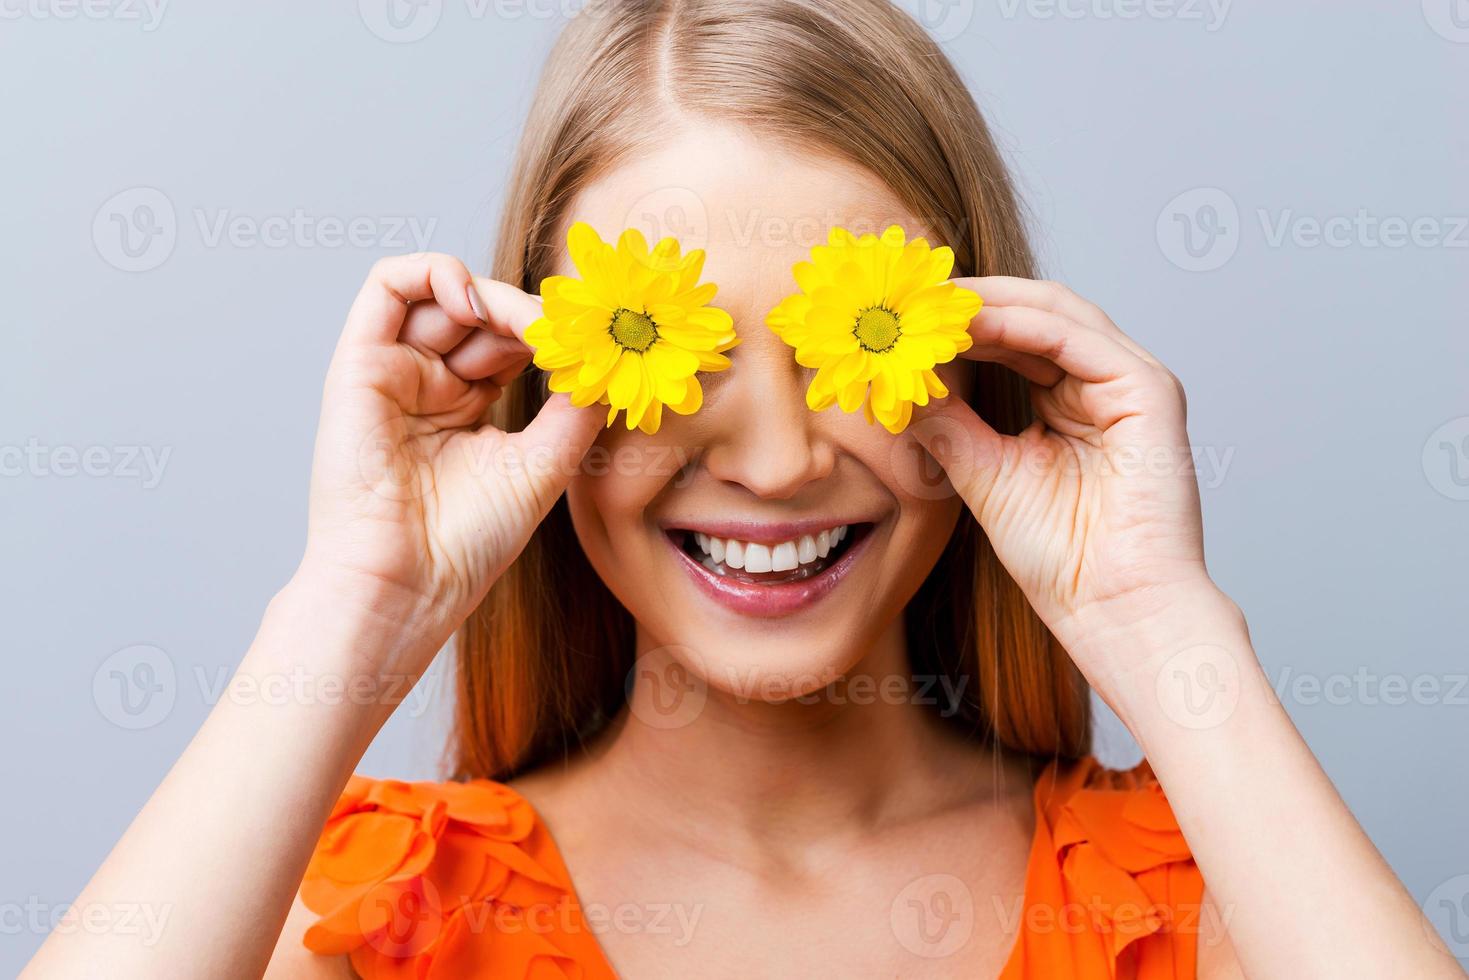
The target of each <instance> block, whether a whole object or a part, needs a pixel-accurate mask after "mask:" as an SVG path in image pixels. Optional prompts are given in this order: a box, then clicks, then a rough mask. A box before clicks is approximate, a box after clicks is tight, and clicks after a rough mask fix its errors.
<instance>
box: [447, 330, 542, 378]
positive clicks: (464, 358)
mask: <svg viewBox="0 0 1469 980" xmlns="http://www.w3.org/2000/svg"><path fill="white" fill-rule="evenodd" d="M529 360H530V349H529V348H528V347H526V346H525V344H523V343H521V342H520V341H519V340H516V339H515V338H514V337H504V336H501V335H500V334H497V333H490V332H489V331H488V330H475V331H473V332H472V333H470V334H469V336H467V337H465V338H464V340H463V341H462V342H461V343H460V344H459V346H457V347H455V348H454V349H453V350H451V351H450V352H449V353H447V354H445V355H444V365H445V366H446V367H448V369H449V370H450V371H453V372H454V373H455V374H457V375H459V377H461V378H463V379H464V380H466V381H479V380H482V379H484V378H493V379H494V380H495V382H496V383H497V384H505V383H506V381H502V380H500V379H499V378H498V377H496V376H497V375H500V374H503V373H504V372H505V371H506V370H507V369H508V368H510V367H512V366H515V365H520V366H521V367H523V366H524V365H525V364H526V363H527V362H528V361H529ZM511 377H514V375H513V374H512V375H511ZM507 380H508V379H507Z"/></svg>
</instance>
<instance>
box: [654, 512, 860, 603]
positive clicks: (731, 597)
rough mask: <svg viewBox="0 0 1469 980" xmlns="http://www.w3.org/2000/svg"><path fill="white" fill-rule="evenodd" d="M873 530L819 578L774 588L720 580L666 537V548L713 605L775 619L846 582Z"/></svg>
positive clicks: (823, 596)
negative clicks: (670, 550) (669, 549)
mask: <svg viewBox="0 0 1469 980" xmlns="http://www.w3.org/2000/svg"><path fill="white" fill-rule="evenodd" d="M873 530H875V529H874V528H868V529H867V533H865V534H863V535H862V536H861V537H860V538H859V539H858V540H856V541H854V542H852V544H851V546H850V547H849V548H847V551H846V553H845V554H843V555H842V557H841V558H840V559H838V560H837V563H836V564H835V565H832V566H831V567H830V568H828V569H825V570H823V571H822V572H821V573H820V574H818V575H814V576H812V577H811V578H808V579H802V580H801V581H799V582H783V583H780V584H776V585H752V584H750V583H748V582H737V581H735V580H733V579H728V578H721V577H720V576H718V575H715V574H714V573H713V572H711V571H709V569H707V568H705V567H704V566H703V565H702V564H700V563H699V562H697V561H695V560H694V558H693V556H692V555H690V554H689V553H688V552H686V551H684V550H683V549H682V548H680V547H679V546H678V543H677V542H675V541H674V540H673V539H672V538H667V536H666V535H665V537H666V538H667V540H668V546H669V547H670V548H672V549H673V551H674V553H675V554H676V555H678V557H679V558H681V559H682V560H683V563H684V567H685V568H687V569H688V572H689V575H690V577H692V578H693V580H694V584H695V585H697V586H698V587H699V588H700V589H702V590H703V591H704V593H705V594H706V595H708V596H709V597H710V598H711V599H713V600H714V601H715V602H718V603H719V604H720V605H722V606H724V607H725V608H726V609H730V610H732V611H734V612H737V613H739V614H740V615H742V616H759V617H763V618H774V617H777V616H789V615H791V614H792V613H796V612H800V611H801V610H803V609H806V608H807V607H809V606H813V605H815V604H816V603H818V602H820V601H821V600H822V599H824V598H825V597H826V596H827V595H829V594H830V593H831V591H832V590H833V589H835V588H836V587H837V585H838V584H839V583H840V582H841V581H842V579H844V578H846V576H847V574H848V573H849V572H850V571H851V570H852V567H853V566H854V565H855V564H856V561H857V559H858V557H860V556H861V554H862V552H863V551H864V550H866V548H867V542H868V540H869V539H870V538H871V537H872V532H873Z"/></svg>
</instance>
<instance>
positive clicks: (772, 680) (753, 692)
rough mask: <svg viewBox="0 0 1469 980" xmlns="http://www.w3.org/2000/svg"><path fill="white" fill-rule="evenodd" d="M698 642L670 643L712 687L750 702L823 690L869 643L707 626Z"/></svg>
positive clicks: (858, 659)
mask: <svg viewBox="0 0 1469 980" xmlns="http://www.w3.org/2000/svg"><path fill="white" fill-rule="evenodd" d="M695 644H697V645H689V644H680V645H678V646H673V647H669V648H667V652H668V654H669V655H670V656H671V657H672V658H673V659H675V660H677V661H679V662H681V663H682V664H683V665H684V667H686V668H687V669H688V671H689V672H690V673H692V674H694V675H695V676H696V677H698V678H699V680H701V681H702V682H703V683H704V684H705V685H706V686H707V687H708V688H709V690H710V691H711V692H718V693H720V694H722V695H724V696H726V697H728V698H730V699H734V700H737V701H740V702H749V703H779V702H782V701H789V700H791V699H793V698H800V697H805V696H807V695H810V694H813V693H816V692H818V691H821V690H822V689H823V688H825V687H827V686H828V685H829V684H831V683H833V682H834V681H837V680H839V679H840V678H842V677H843V676H845V675H847V674H848V673H849V672H850V671H851V670H852V669H853V668H854V667H856V666H857V665H858V664H859V663H860V662H861V661H862V657H863V655H864V654H865V652H866V649H865V644H863V643H860V642H858V641H857V640H855V639H847V638H839V637H832V636H827V637H825V638H824V639H821V638H808V637H805V636H801V635H792V636H786V637H780V638H772V637H770V636H768V635H765V634H764V632H763V631H761V632H759V633H756V632H755V631H751V632H750V633H748V634H747V635H740V634H739V633H729V632H721V633H720V634H719V635H717V636H716V635H712V634H710V633H709V632H708V631H707V630H706V631H704V632H703V634H702V635H699V636H698V637H697V638H696V640H695Z"/></svg>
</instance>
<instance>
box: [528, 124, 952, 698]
mask: <svg viewBox="0 0 1469 980" xmlns="http://www.w3.org/2000/svg"><path fill="white" fill-rule="evenodd" d="M572 220H582V221H587V222H589V223H590V224H591V225H592V226H593V227H594V228H596V229H597V231H598V232H599V233H600V234H601V235H602V237H603V239H604V240H614V239H615V238H616V236H617V235H618V234H620V233H621V231H622V230H623V229H624V228H628V227H637V228H640V229H641V230H642V231H643V232H644V234H645V235H647V237H648V239H649V241H650V242H652V241H656V240H657V239H659V238H661V237H664V236H667V235H672V236H674V237H676V238H678V239H679V240H680V242H681V243H682V245H683V246H684V248H685V249H690V248H704V249H705V250H706V252H707V253H708V257H707V260H706V264H705V272H704V281H706V282H713V283H716V284H718V287H719V294H718V296H717V297H716V298H715V300H714V305H716V306H720V307H722V308H723V309H725V310H727V311H728V312H729V313H730V314H731V315H732V316H733V317H734V321H735V328H736V331H737V332H738V335H739V338H740V343H739V346H738V347H736V348H735V349H734V350H732V351H731V352H730V358H731V360H732V362H733V367H731V368H730V369H729V370H727V371H724V372H721V373H717V374H701V375H699V378H700V380H701V382H702V384H703V386H704V392H705V394H704V404H703V407H702V408H701V409H699V410H698V411H697V412H696V413H694V414H693V415H690V416H679V415H675V414H673V413H671V412H664V414H663V424H662V427H661V428H660V430H659V432H658V433H657V435H654V436H646V435H643V434H642V433H640V432H628V431H626V429H625V428H624V427H623V425H622V419H621V418H620V417H619V419H618V421H617V425H616V427H614V428H612V429H608V430H607V431H605V432H604V433H603V434H602V436H601V438H600V439H599V441H598V443H597V445H596V446H595V447H594V448H593V450H592V453H591V455H590V456H589V457H588V459H587V461H586V463H585V466H584V470H585V472H584V473H583V474H582V475H579V476H578V477H577V478H576V479H575V480H574V481H573V482H572V484H571V487H570V490H569V492H568V500H569V503H570V508H571V514H572V518H573V521H574V523H575V525H576V531H577V535H578V537H579V538H580V539H581V543H582V547H583V548H584V549H585V551H586V554H587V556H588V558H589V559H590V560H591V562H592V565H593V566H594V567H595V568H596V570H597V572H598V574H599V575H600V576H601V577H602V579H603V581H605V582H606V583H607V585H608V587H609V588H610V589H611V590H612V592H613V594H615V595H616V596H617V598H618V599H619V600H621V602H622V603H623V604H624V605H625V606H626V607H627V609H628V610H629V611H630V612H631V613H632V615H633V617H634V618H635V619H636V620H637V623H638V626H639V642H640V651H641V652H647V651H649V650H651V649H654V648H665V649H664V650H663V655H665V656H667V657H670V658H671V659H673V660H675V661H679V662H682V663H683V665H684V666H685V667H686V668H687V669H688V670H690V671H692V672H693V673H694V674H695V675H696V676H698V677H700V678H701V679H702V680H703V681H705V682H706V683H707V684H708V685H709V686H710V687H711V688H712V689H714V690H718V691H724V692H728V693H730V694H734V695H739V696H746V697H750V698H753V699H756V700H781V699H784V698H788V697H794V696H799V695H802V694H806V693H809V692H811V691H813V690H816V689H818V688H820V687H823V686H825V685H826V684H828V683H830V682H832V681H833V680H835V679H836V678H837V677H839V676H841V675H842V674H845V673H846V672H848V671H850V670H851V669H852V668H853V667H854V666H856V665H858V664H859V662H861V661H862V660H863V658H864V657H865V656H866V655H867V653H868V652H869V650H871V649H872V648H873V646H874V645H875V644H876V643H878V641H880V640H882V639H884V638H886V639H888V640H891V639H893V638H894V637H895V636H897V635H898V634H896V633H893V632H889V631H890V630H894V629H895V628H896V627H898V626H899V624H900V618H899V617H900V616H901V613H902V609H903V607H904V606H905V605H906V603H907V602H908V600H909V599H910V598H911V597H912V595H913V593H914V592H915V591H916V590H917V588H918V586H919V585H920V583H921V582H922V581H923V579H924V577H925V576H926V575H927V574H928V572H929V571H930V570H931V569H932V567H933V565H934V563H935V562H936V561H937V559H938V556H939V554H940V553H941V552H942V550H943V548H944V545H945V543H946V542H947V540H948V538H949V536H950V533H951V531H952V530H953V527H954V522H955V520H956V518H957V514H958V508H959V506H960V505H959V503H958V500H957V498H956V497H955V496H954V495H953V494H952V493H951V492H948V491H947V484H945V483H943V481H942V477H941V476H938V475H936V470H935V467H934V464H933V462H932V460H930V459H928V458H927V457H925V456H924V455H923V453H922V452H921V450H920V449H919V448H918V444H917V443H916V441H915V440H914V439H913V438H912V437H911V435H908V436H893V435H890V434H889V433H888V432H887V431H886V430H884V429H883V428H882V427H881V426H878V425H869V424H868V422H867V421H866V419H865V418H864V417H863V416H862V414H861V413H860V412H859V413H855V414H844V413H843V412H842V411H841V410H840V409H839V408H837V407H832V408H831V409H828V410H827V411H824V412H820V413H815V412H812V411H811V410H809V409H808V408H807V407H806V402H805V391H806V386H807V385H808V383H809V382H810V376H811V373H812V372H810V371H808V370H806V369H804V368H802V367H800V366H799V365H798V364H797V363H796V362H795V360H794V358H793V357H792V350H791V348H789V347H787V346H786V345H785V344H784V343H782V342H781V340H780V339H779V338H778V337H776V336H775V335H774V334H773V333H772V332H771V331H770V329H769V328H768V327H766V326H765V315H766V313H767V312H769V311H770V310H771V309H773V308H774V307H775V306H776V304H777V303H779V302H780V300H781V299H782V297H784V296H785V295H787V294H788V293H790V292H792V291H794V290H795V288H796V287H795V283H794V281H793V279H792V277H791V267H792V266H793V265H794V264H795V263H796V262H798V261H800V260H802V259H805V258H808V257H809V253H810V249H811V246H812V245H815V244H820V243H824V241H825V239H826V234H827V231H828V229H830V228H831V227H832V226H834V225H840V226H843V227H846V228H848V229H850V230H852V231H854V232H858V233H862V232H867V231H877V232H880V231H881V230H882V229H883V228H885V227H887V226H888V225H891V224H899V225H902V226H903V227H904V228H905V229H907V230H908V232H909V234H910V235H916V234H924V233H926V229H925V226H924V223H923V222H922V221H921V220H920V219H919V218H917V217H916V216H914V215H912V214H911V213H909V211H908V210H907V209H906V208H905V207H904V206H903V205H902V204H901V203H900V202H899V201H898V200H897V199H896V198H895V197H894V196H893V194H892V192H891V191H889V190H888V189H887V188H886V187H884V186H883V185H882V184H881V183H880V182H879V181H878V180H877V179H876V178H875V177H873V176H871V175H869V174H867V173H866V172H865V171H862V170H860V169H858V168H856V167H853V166H851V165H849V164H846V163H843V162H839V161H836V160H833V159H831V158H828V157H825V156H801V155H795V154H794V153H792V152H790V151H788V150H784V149H781V148H779V147H776V146H774V145H771V144H769V143H767V142H762V141H760V140H759V139H757V138H755V137H753V136H751V135H749V134H748V133H746V132H744V131H741V130H734V129H724V128H716V127H711V126H707V125H702V126H698V127H697V128H690V129H687V130H684V131H683V132H682V133H681V134H679V135H677V136H676V137H675V138H674V139H673V140H672V141H670V142H668V143H665V144H664V146H663V148H662V149H661V150H659V151H657V152H655V153H652V154H650V155H647V156H644V157H641V158H639V159H637V160H635V161H633V162H631V163H629V164H627V165H625V166H622V167H620V168H618V169H616V170H615V171H614V172H612V173H610V174H609V175H607V176H606V177H605V178H603V179H601V180H600V181H598V182H597V183H595V184H593V185H591V186H589V187H588V188H587V189H586V190H585V191H584V192H583V193H582V194H581V195H580V196H579V197H578V199H577V200H576V201H575V202H574V203H573V206H572V208H571V209H570V210H569V212H568V215H567V221H568V223H569V222H570V221H572ZM556 271H557V272H558V273H561V274H564V275H575V274H576V273H575V270H574V268H573V267H572V266H571V265H570V261H569V259H567V258H566V257H565V256H564V255H563V256H562V258H561V260H560V263H559V266H558V268H557V270H556ZM949 367H950V368H952V367H953V366H952V365H950V366H949ZM942 373H943V374H944V376H945V381H946V383H948V384H949V385H950V386H951V388H954V390H955V394H956V395H960V394H963V393H965V392H964V389H965V385H964V383H963V378H962V377H959V376H957V374H956V373H954V372H952V371H949V370H945V371H943V372H942ZM955 386H957V387H955ZM720 558H722V559H723V560H722V561H720V560H718V559H720ZM737 564H742V565H743V566H744V567H743V568H737V567H735V565H737ZM792 565H794V567H792ZM887 646H888V648H891V644H888V645H887Z"/></svg>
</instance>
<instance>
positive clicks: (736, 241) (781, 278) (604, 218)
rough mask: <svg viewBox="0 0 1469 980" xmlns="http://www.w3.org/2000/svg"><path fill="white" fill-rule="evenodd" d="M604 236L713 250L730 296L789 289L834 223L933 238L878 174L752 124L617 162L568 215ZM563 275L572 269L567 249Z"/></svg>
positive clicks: (711, 265) (713, 266)
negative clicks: (635, 234) (796, 268)
mask: <svg viewBox="0 0 1469 980" xmlns="http://www.w3.org/2000/svg"><path fill="white" fill-rule="evenodd" d="M572 221H586V222H588V223H589V224H591V225H592V227H593V228H595V229H596V230H597V232H598V233H599V234H600V235H601V236H602V238H603V240H604V241H614V240H615V239H616V238H617V236H618V235H620V234H621V233H622V231H623V230H624V229H626V228H637V229H638V230H640V231H641V232H642V233H643V234H644V235H645V236H646V237H647V238H648V241H649V243H650V244H651V243H653V242H656V241H657V240H659V239H661V238H665V237H669V236H671V237H674V238H677V239H678V240H679V243H680V244H681V245H682V246H683V248H684V250H685V251H687V250H689V249H694V248H702V249H704V250H705V251H706V253H707V259H706V261H705V278H706V279H712V280H713V281H715V282H718V283H720V284H721V290H720V293H721V299H727V298H732V297H728V293H729V292H732V291H739V292H742V293H744V294H745V295H746V296H749V297H750V298H751V299H752V300H753V299H756V298H757V297H758V296H759V295H760V294H762V293H768V292H770V291H778V292H780V293H784V292H786V291H789V288H790V286H791V266H792V265H793V264H795V263H796V262H798V261H800V260H802V259H805V258H807V257H808V256H809V255H810V252H811V248H812V246H814V245H819V244H823V243H824V242H825V241H826V237H827V233H828V232H829V231H830V230H831V228H833V227H838V226H840V227H843V228H846V229H848V230H849V231H852V232H855V233H858V234H862V233H865V232H869V231H870V232H878V233H880V232H881V231H882V230H883V229H884V228H886V227H888V226H889V225H893V224H897V225H902V226H903V227H904V228H905V229H906V230H907V231H908V233H909V234H910V235H918V234H928V233H929V232H928V229H927V228H925V227H923V226H922V225H921V224H919V223H918V221H917V220H916V219H915V218H914V216H913V215H912V213H911V212H910V209H909V208H907V207H906V206H905V205H904V204H903V202H902V201H900V200H899V199H898V198H897V196H896V195H894V194H893V192H892V191H891V190H890V189H889V188H888V187H887V186H886V185H885V184H883V183H882V181H880V180H879V179H878V178H877V177H876V176H874V175H873V174H871V173H870V172H868V171H866V170H864V169H862V168H861V167H858V166H856V165H855V164H852V163H849V162H847V161H845V160H842V159H839V158H837V157H834V156H832V155H830V154H827V153H824V152H816V151H814V150H813V151H803V150H801V149H800V148H795V147H792V146H790V145H787V144H782V143H779V142H776V141H772V140H770V139H768V138H764V137H761V136H759V135H757V134H754V133H752V132H750V131H749V130H745V129H741V128H736V127H727V126H722V125H715V124H708V123H698V122H693V123H690V124H687V125H685V126H683V127H681V128H679V129H677V130H675V131H672V132H670V134H669V139H667V140H666V141H662V142H660V143H659V144H658V145H657V146H656V147H655V148H654V149H652V150H649V151H645V152H644V153H642V154H640V155H638V156H635V157H634V158H633V159H630V160H628V161H627V162H625V163H624V164H622V165H620V166H618V167H616V168H614V169H613V170H612V171H611V172H609V173H607V174H606V175H604V176H603V177H601V178H600V179H598V180H597V181H595V182H594V183H592V184H590V185H588V186H587V187H586V188H585V189H583V190H582V192H581V193H580V194H579V195H578V196H577V198H576V200H575V201H574V202H573V204H572V207H571V208H570V209H569V210H568V213H567V215H566V222H567V224H568V225H569V224H570V222H572ZM557 271H558V272H562V273H567V272H570V271H571V269H570V268H569V261H568V260H567V258H566V257H565V255H564V254H563V255H562V257H561V259H560V260H559V263H558V269H557Z"/></svg>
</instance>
